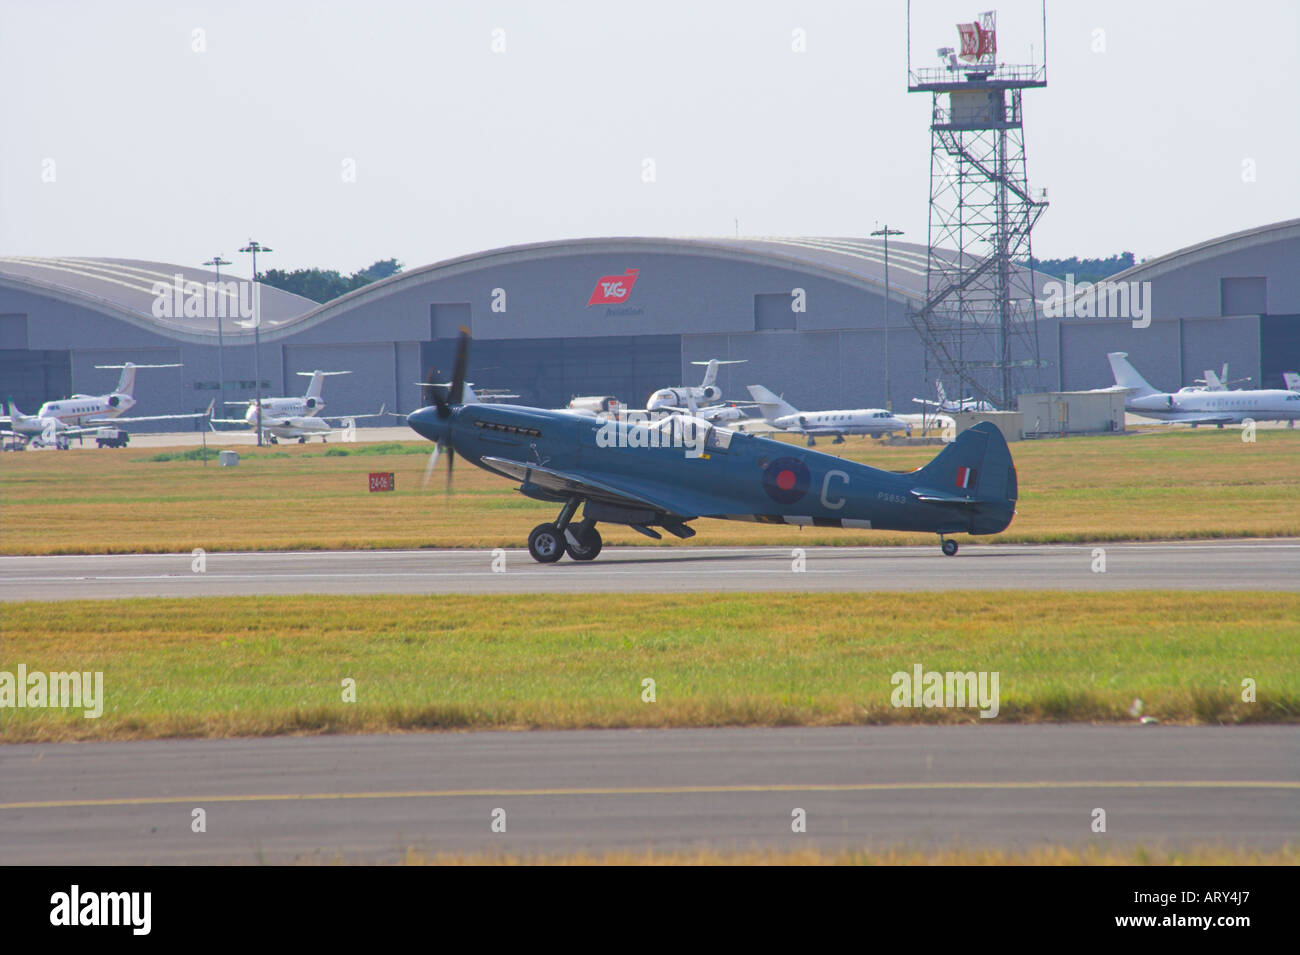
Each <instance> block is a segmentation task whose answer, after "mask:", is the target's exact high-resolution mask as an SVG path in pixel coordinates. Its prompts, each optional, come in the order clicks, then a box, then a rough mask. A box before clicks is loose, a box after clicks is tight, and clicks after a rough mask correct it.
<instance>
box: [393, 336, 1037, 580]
mask: <svg viewBox="0 0 1300 955" xmlns="http://www.w3.org/2000/svg"><path fill="white" fill-rule="evenodd" d="M468 355H469V333H468V331H466V330H465V329H461V341H460V347H459V350H458V353H457V356H456V366H455V372H454V374H453V376H452V383H451V387H450V389H449V390H448V392H447V393H446V395H445V396H444V395H443V394H442V393H441V392H439V391H437V390H432V389H431V394H432V397H433V398H434V402H435V403H434V404H433V405H432V406H429V407H426V408H421V409H419V410H418V411H415V412H412V413H411V414H410V415H409V416H408V418H407V420H408V421H409V423H410V425H411V427H412V428H414V429H415V430H416V431H417V432H419V434H421V435H422V436H423V437H425V438H428V439H429V440H430V441H433V442H435V446H434V450H433V453H432V455H431V457H430V461H429V470H430V471H432V469H433V466H434V464H435V463H436V461H437V458H438V455H439V452H440V451H446V452H447V454H448V463H447V484H448V487H449V488H450V486H451V474H452V465H453V464H454V462H455V456H456V454H460V455H461V456H462V457H465V458H468V459H469V460H470V462H471V463H473V464H475V465H477V466H479V467H481V468H483V469H484V470H487V471H491V472H492V473H494V474H499V475H501V476H502V477H506V478H509V479H510V480H512V481H517V482H519V491H520V493H521V494H524V495H527V496H528V497H531V498H535V499H536V500H539V501H549V502H552V503H555V504H559V505H560V513H559V516H557V517H556V519H555V521H554V522H553V523H548V524H541V525H538V526H537V527H535V528H533V531H532V533H531V534H529V535H528V552H529V553H530V554H531V555H532V556H533V558H534V559H535V560H537V561H540V562H542V563H553V562H555V561H557V560H559V559H560V558H561V557H563V556H564V555H565V554H566V553H567V554H568V555H569V556H570V557H571V558H573V559H574V560H580V561H586V560H594V559H595V557H596V555H597V554H599V553H600V548H601V537H600V533H599V532H598V531H597V530H596V525H597V524H598V523H606V524H623V525H626V526H628V527H631V528H632V529H633V530H636V531H639V532H640V533H642V534H645V535H646V536H648V537H652V538H655V539H657V540H658V539H662V535H661V534H660V533H659V531H658V530H656V528H660V529H662V530H664V531H667V532H668V533H669V534H672V535H673V536H675V537H679V538H683V539H685V538H689V537H693V536H694V535H695V529H694V528H692V527H691V526H690V522H691V521H693V520H696V519H697V518H701V517H710V518H719V519H723V520H742V521H758V522H760V523H766V524H797V525H803V524H809V525H812V526H814V527H859V528H865V529H874V530H891V531H923V532H927V533H933V534H938V535H939V539H940V542H941V544H942V548H943V552H944V553H945V554H947V555H948V556H952V555H953V554H956V553H957V542H956V541H955V540H950V539H948V538H947V536H946V535H949V534H959V533H961V534H997V533H999V532H1001V531H1003V530H1005V529H1006V527H1007V525H1009V524H1010V523H1011V518H1012V516H1013V515H1014V514H1015V507H1016V497H1017V489H1016V469H1015V466H1014V465H1013V463H1012V461H1011V452H1010V451H1009V450H1008V449H1007V443H1006V440H1005V439H1004V438H1003V437H1002V433H1001V432H1000V431H998V429H997V428H996V427H994V426H993V425H991V424H988V423H986V422H985V423H981V424H977V425H975V426H974V427H972V428H970V429H968V430H966V431H964V432H962V433H961V434H960V435H958V436H957V439H956V440H955V441H953V442H952V443H951V444H949V445H948V446H947V447H945V448H944V449H943V450H942V451H941V452H939V454H938V455H937V456H936V457H935V458H934V460H932V461H931V462H930V463H929V464H927V465H925V466H924V467H922V468H918V469H917V470H915V471H907V472H894V471H882V470H879V469H877V468H872V467H868V466H866V465H864V464H857V463H854V462H852V461H845V460H844V459H842V458H837V457H835V456H833V455H829V454H822V453H821V452H818V451H813V450H810V449H806V448H798V447H794V446H792V445H789V444H785V443H783V442H780V441H773V440H771V439H768V438H762V437H759V436H758V435H753V434H740V433H737V432H733V431H730V430H727V429H725V428H720V427H717V426H716V425H713V424H710V423H709V422H706V421H703V420H700V419H696V418H692V417H690V416H689V415H672V416H669V417H667V418H664V419H663V420H660V421H653V422H649V423H636V422H628V421H607V420H601V419H597V418H591V417H584V416H580V415H575V414H572V413H569V412H565V411H545V410H542V409H540V408H528V407H521V406H518V405H505V404H463V403H462V398H463V396H464V383H465V372H466V368H467V363H468ZM580 507H581V508H582V516H581V518H578V516H577V515H578V509H579V508H580Z"/></svg>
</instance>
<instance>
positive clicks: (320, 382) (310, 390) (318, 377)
mask: <svg viewBox="0 0 1300 955" xmlns="http://www.w3.org/2000/svg"><path fill="white" fill-rule="evenodd" d="M324 385H325V372H323V371H313V372H312V373H311V383H310V384H308V385H307V394H306V395H304V397H306V398H319V397H320V393H321V388H323V387H324Z"/></svg>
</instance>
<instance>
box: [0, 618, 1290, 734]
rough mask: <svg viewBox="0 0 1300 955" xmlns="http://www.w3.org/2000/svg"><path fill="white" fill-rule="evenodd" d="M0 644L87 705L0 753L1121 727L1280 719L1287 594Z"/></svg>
mask: <svg viewBox="0 0 1300 955" xmlns="http://www.w3.org/2000/svg"><path fill="white" fill-rule="evenodd" d="M4 629H5V638H4V641H3V643H2V644H0V653H3V657H2V658H0V670H5V671H9V672H11V673H12V672H15V671H16V669H17V665H18V664H19V663H22V664H25V665H26V667H27V669H28V672H32V671H36V670H42V671H51V670H54V671H66V670H74V669H75V670H78V671H92V672H93V671H102V672H103V674H104V676H103V679H104V693H105V698H106V702H105V705H104V711H103V715H102V716H101V717H100V718H98V719H86V718H84V717H83V716H82V715H81V713H80V711H77V712H75V713H74V712H70V711H67V710H56V709H10V710H0V720H3V723H0V738H3V739H4V740H6V741H10V742H13V741H32V740H72V739H127V738H150V737H176V736H200V737H202V736H214V737H215V736H238V735H273V734H288V733H333V732H386V731H404V730H422V729H450V730H456V729H485V728H521V729H522V728H553V729H566V728H580V727H596V728H600V727H628V726H642V727H667V726H749V725H768V726H771V725H832V724H865V723H897V722H934V723H951V722H973V723H986V724H994V723H1000V722H1028V721H1065V720H1071V721H1089V720H1091V721H1130V722H1131V721H1132V720H1133V716H1132V715H1131V714H1130V705H1131V703H1132V702H1133V701H1134V700H1135V699H1140V700H1142V701H1143V703H1144V706H1145V710H1144V712H1145V714H1147V715H1150V716H1154V717H1156V718H1158V719H1159V720H1161V721H1166V722H1170V721H1173V722H1183V723H1216V722H1223V723H1238V722H1260V721H1271V722H1290V721H1295V720H1297V719H1298V718H1300V668H1297V667H1296V666H1295V660H1296V650H1295V648H1296V645H1297V642H1300V595H1296V594H1275V593H1211V594H1195V593H1169V592H1154V593H1141V592H1139V593H1123V594H1108V593H1096V594H1092V593H1066V592H1046V593H1019V592H1006V593H996V594H993V593H969V592H953V593H944V594H888V593H877V594H870V595H865V594H822V595H809V594H776V595H762V596H755V595H747V594H739V595H736V594H693V595H680V596H678V595H668V596H665V595H655V594H646V595H620V596H617V597H613V598H611V597H582V596H569V595H565V596H537V595H530V596H490V597H486V596H485V597H478V596H439V597H418V596H401V597H368V596H367V597H337V598H324V599H322V598H318V597H288V598H284V597H277V598H271V597H265V598H260V597H235V598H193V599H148V600H143V599H137V600H120V601H112V602H96V601H75V602H66V603H17V604H7V605H5V607H4ZM917 663H920V664H922V665H923V667H924V669H926V670H937V671H949V670H952V671H962V672H965V671H971V670H974V671H980V670H984V671H997V672H998V673H999V702H1000V711H999V714H998V716H997V717H996V719H987V720H982V719H981V718H980V717H979V716H978V711H977V710H975V709H951V708H950V709H942V708H940V709H923V708H895V707H894V706H892V705H891V693H892V691H893V685H892V684H891V680H890V677H891V675H892V674H893V673H895V672H897V671H904V672H907V671H910V670H911V668H912V666H913V665H914V664H917ZM646 678H650V679H653V680H654V681H655V695H656V700H655V702H653V703H649V702H645V701H643V699H642V694H643V683H642V681H643V680H645V679H646ZM1245 678H1250V679H1253V680H1254V681H1256V686H1257V693H1258V697H1257V700H1258V701H1257V702H1243V700H1242V690H1241V684H1242V680H1243V679H1245ZM345 679H352V680H355V681H356V683H355V688H356V702H344V700H343V691H342V687H343V681H344V680H345Z"/></svg>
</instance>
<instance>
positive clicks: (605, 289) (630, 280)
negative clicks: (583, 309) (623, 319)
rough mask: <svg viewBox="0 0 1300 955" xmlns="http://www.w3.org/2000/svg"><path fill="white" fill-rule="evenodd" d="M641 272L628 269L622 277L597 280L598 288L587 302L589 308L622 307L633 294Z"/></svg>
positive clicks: (606, 276) (603, 277)
mask: <svg viewBox="0 0 1300 955" xmlns="http://www.w3.org/2000/svg"><path fill="white" fill-rule="evenodd" d="M640 271H641V270H640V269H628V270H627V271H626V272H625V273H623V274H622V275H602V276H601V277H600V278H598V279H597V280H596V287H595V289H593V290H592V293H591V298H590V299H588V301H587V307H588V308H590V307H591V306H593V305H622V304H623V303H624V302H626V301H627V297H628V296H629V295H631V294H632V286H634V285H636V277H637V273H639V272H640Z"/></svg>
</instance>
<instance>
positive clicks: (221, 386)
mask: <svg viewBox="0 0 1300 955" xmlns="http://www.w3.org/2000/svg"><path fill="white" fill-rule="evenodd" d="M203 264H204V265H211V266H213V267H214V268H216V270H217V294H216V295H214V296H213V297H212V301H213V305H214V306H216V307H217V315H216V319H217V379H218V380H217V391H218V392H220V394H221V414H222V416H224V415H225V413H226V359H225V338H224V336H223V335H222V334H221V320H222V319H223V318H224V317H225V316H224V315H222V314H221V313H222V312H223V311H225V309H223V308H221V307H220V306H217V303H218V302H220V301H222V298H221V296H222V295H223V294H225V293H224V291H223V290H222V288H221V267H222V266H223V265H229V264H230V263H229V262H227V261H226V260H225V259H223V258H222V257H221V253H219V252H218V253H217V254H216V255H214V256H213V257H212V258H210V259H208V261H206V262H204V263H203ZM236 301H238V299H236ZM203 463H204V464H207V458H204V460H203Z"/></svg>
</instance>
